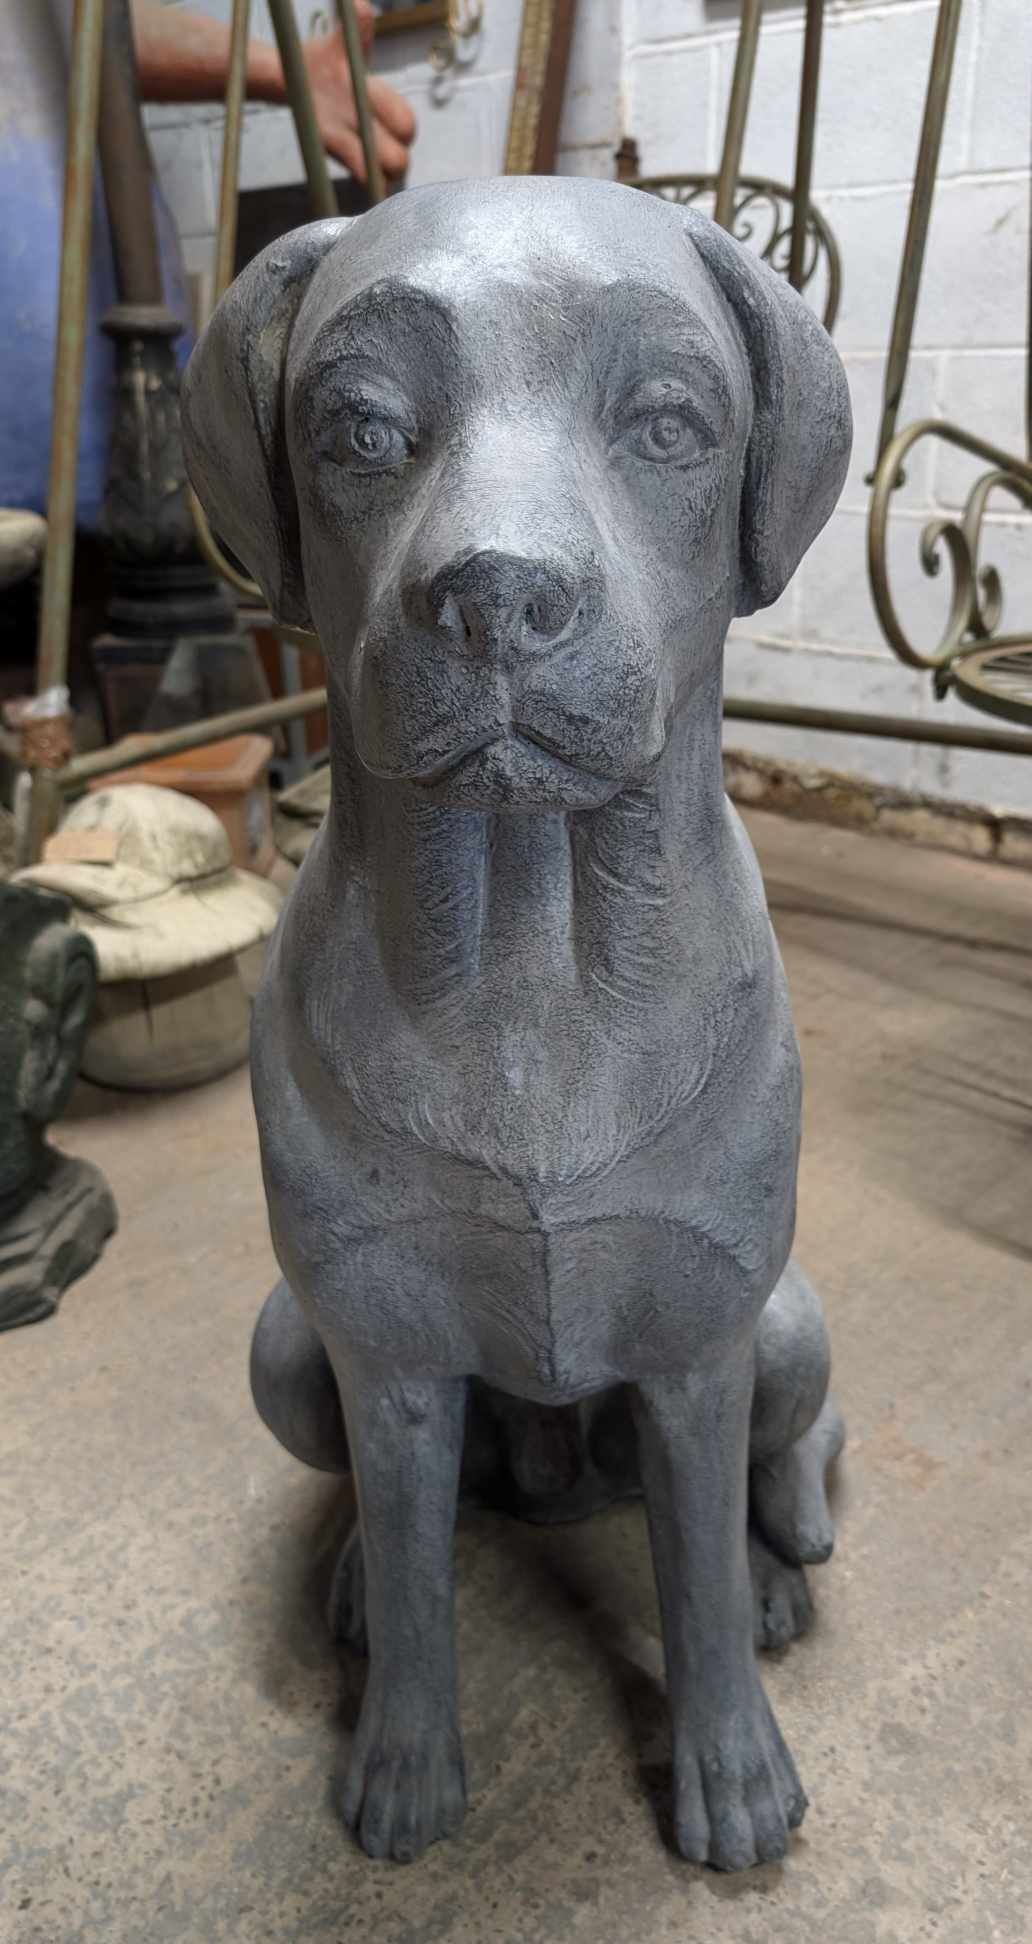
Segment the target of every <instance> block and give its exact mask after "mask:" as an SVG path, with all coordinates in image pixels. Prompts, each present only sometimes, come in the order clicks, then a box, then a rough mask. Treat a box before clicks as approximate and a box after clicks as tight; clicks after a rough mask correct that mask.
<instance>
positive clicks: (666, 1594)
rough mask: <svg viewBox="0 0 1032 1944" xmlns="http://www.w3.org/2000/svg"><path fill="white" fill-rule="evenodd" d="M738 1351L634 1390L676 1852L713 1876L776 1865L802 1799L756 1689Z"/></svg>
mask: <svg viewBox="0 0 1032 1944" xmlns="http://www.w3.org/2000/svg"><path fill="white" fill-rule="evenodd" d="M752 1384H753V1351H752V1345H751V1344H748V1343H747V1344H746V1345H745V1346H744V1347H743V1346H742V1345H741V1344H739V1345H737V1346H736V1348H735V1349H734V1351H733V1352H732V1353H730V1354H728V1355H725V1356H724V1357H723V1358H722V1359H721V1360H720V1361H719V1362H718V1363H716V1364H715V1365H714V1364H713V1363H707V1364H705V1365H704V1366H703V1367H702V1368H701V1369H699V1370H698V1371H695V1372H693V1373H690V1374H682V1375H680V1376H670V1377H662V1378H657V1379H656V1380H655V1381H651V1382H648V1383H644V1384H641V1385H639V1386H637V1388H636V1390H635V1392H634V1408H635V1417H636V1421H637V1426H638V1440H639V1448H640V1456H641V1469H642V1481H643V1484H644V1487H645V1501H646V1505H647V1508H648V1517H649V1531H650V1535H651V1540H652V1553H653V1558H654V1561H655V1567H656V1581H657V1586H658V1591H659V1602H660V1609H661V1612H662V1618H663V1638H664V1647H665V1652H666V1669H667V1689H668V1694H669V1700H670V1714H671V1729H672V1738H673V1766H674V1835H675V1841H676V1844H677V1848H678V1850H679V1851H680V1853H681V1855H682V1856H684V1857H686V1858H687V1859H688V1860H689V1861H690V1862H693V1863H710V1864H712V1865H713V1866H714V1867H715V1868H716V1869H718V1870H744V1869H748V1868H749V1866H750V1865H751V1864H753V1863H766V1862H770V1861H773V1860H774V1859H775V1858H777V1857H779V1856H783V1855H784V1853H785V1850H786V1847H787V1843H788V1832H789V1830H790V1829H794V1828H796V1827H797V1826H798V1824H799V1823H800V1822H801V1821H802V1819H803V1813H804V1810H805V1808H806V1797H805V1795H804V1794H803V1790H802V1788H801V1786H800V1782H799V1777H798V1776H797V1774H796V1770H795V1764H794V1763H793V1761H792V1757H791V1756H790V1754H789V1752H788V1750H787V1748H786V1747H785V1744H784V1742H783V1741H782V1738H781V1734H780V1731H779V1729H778V1726H777V1723H776V1722H775V1720H774V1716H773V1714H772V1713H771V1709H770V1705H769V1703H768V1701H767V1697H766V1695H765V1694H764V1692H763V1688H762V1686H761V1683H760V1676H759V1670H758V1668H757V1664H756V1654H755V1650H754V1647H753V1617H752V1594H751V1589H750V1582H749V1564H748V1554H747V1547H746V1513H747V1478H748V1442H749V1409H750V1403H751V1398H752Z"/></svg>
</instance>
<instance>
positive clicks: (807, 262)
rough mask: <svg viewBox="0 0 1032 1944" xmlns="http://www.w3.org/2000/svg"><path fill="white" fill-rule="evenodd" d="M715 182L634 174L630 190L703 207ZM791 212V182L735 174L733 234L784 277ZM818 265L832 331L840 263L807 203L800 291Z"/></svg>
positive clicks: (712, 197)
mask: <svg viewBox="0 0 1032 1944" xmlns="http://www.w3.org/2000/svg"><path fill="white" fill-rule="evenodd" d="M717 183H718V177H717V176H716V175H677V176H635V177H633V178H632V180H631V184H630V186H631V188H633V189H644V190H645V191H646V192H647V193H648V194H649V195H652V196H662V197H663V198H664V200H665V201H667V202H675V203H685V204H690V205H691V206H692V207H693V208H694V207H697V206H698V207H701V208H703V209H705V208H706V206H707V204H712V203H714V202H715V201H716V194H717ZM794 209H795V199H794V194H793V190H792V188H791V185H790V184H789V183H787V182H771V181H768V180H767V179H766V178H765V177H762V176H748V175H743V176H739V178H738V182H737V185H736V188H735V202H734V213H733V216H732V219H731V225H730V228H731V234H732V236H734V237H736V238H737V240H738V242H739V243H746V244H748V246H749V247H750V248H751V249H754V250H755V251H756V253H757V255H758V256H761V257H762V258H763V260H764V262H765V263H769V264H770V266H771V269H772V270H777V271H779V272H780V274H781V275H782V276H787V275H788V268H789V256H790V252H791V246H792V219H793V213H794ZM708 213H712V212H711V211H710V212H708ZM822 265H823V275H824V300H823V305H822V308H821V321H822V323H823V325H824V328H825V330H826V331H832V330H833V329H834V326H835V319H836V318H837V316H838V309H839V302H840V299H841V296H842V261H841V258H840V256H839V249H838V244H837V243H836V241H835V237H834V233H833V231H832V229H831V227H830V225H829V224H828V222H827V221H826V220H825V218H824V217H823V216H822V215H821V213H820V211H819V210H818V209H815V208H814V206H813V204H812V203H811V205H810V210H809V215H808V219H807V224H806V250H805V254H804V258H803V270H802V279H801V284H802V288H803V289H804V290H805V289H806V288H807V287H808V286H809V285H810V284H812V283H813V281H814V279H815V278H816V277H817V276H818V273H819V271H820V270H821V268H822Z"/></svg>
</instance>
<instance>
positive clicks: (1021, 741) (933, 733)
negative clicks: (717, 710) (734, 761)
mask: <svg viewBox="0 0 1032 1944" xmlns="http://www.w3.org/2000/svg"><path fill="white" fill-rule="evenodd" d="M724 717H725V720H726V721H728V722H775V723H777V724H779V726H782V727H788V728H790V729H822V730H827V731H828V732H829V733H830V734H833V735H841V736H874V737H876V738H878V739H880V740H883V741H886V742H914V743H934V744H937V745H938V746H939V747H940V748H944V749H978V750H982V751H983V752H984V753H985V754H986V755H990V756H1032V732H1030V731H1028V730H1021V729H1015V730H1006V729H976V728H971V729H969V728H967V726H966V725H965V724H962V723H955V722H921V721H919V720H915V719H914V718H913V717H911V716H879V715H865V714H862V713H859V712H858V711H856V710H854V709H808V708H804V707H802V706H801V705H800V706H798V707H797V706H796V705H795V704H793V703H791V702H753V701H749V700H748V699H746V698H745V697H739V696H734V695H727V696H725V697H724Z"/></svg>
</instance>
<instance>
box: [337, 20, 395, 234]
mask: <svg viewBox="0 0 1032 1944" xmlns="http://www.w3.org/2000/svg"><path fill="white" fill-rule="evenodd" d="M337 13H338V15H339V17H340V24H341V31H342V32H343V35H344V46H345V49H346V51H347V57H348V66H349V68H350V69H351V86H352V89H353V91H354V96H355V112H356V114H357V116H358V132H359V135H360V136H361V138H362V154H363V156H364V157H365V166H366V185H367V187H368V190H369V199H370V201H371V202H374V203H379V202H382V201H383V199H384V197H385V195H386V194H387V187H386V184H385V182H384V179H383V170H382V169H381V167H380V158H379V156H378V155H377V152H376V130H375V129H374V127H373V114H372V109H371V108H370V106H369V89H368V87H367V85H366V65H365V56H364V55H363V53H362V42H361V40H360V39H359V34H358V22H357V20H356V19H355V6H354V0H337Z"/></svg>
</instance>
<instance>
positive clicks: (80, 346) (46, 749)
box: [16, 0, 104, 864]
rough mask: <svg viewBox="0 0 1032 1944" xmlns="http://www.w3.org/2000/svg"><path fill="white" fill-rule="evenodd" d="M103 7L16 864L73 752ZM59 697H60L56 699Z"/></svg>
mask: <svg viewBox="0 0 1032 1944" xmlns="http://www.w3.org/2000/svg"><path fill="white" fill-rule="evenodd" d="M103 32H104V0H75V10H74V14H73V18H72V44H71V62H70V72H69V84H68V145H67V150H66V154H65V176H64V208H63V213H62V218H61V281H60V286H59V294H58V310H57V342H56V356H55V362H54V391H53V412H52V418H51V428H50V472H49V477H48V482H47V546H46V553H45V555H44V559H43V587H42V597H41V602H40V617H39V638H38V648H37V659H36V700H35V703H34V704H31V705H30V710H31V711H32V713H30V714H29V715H28V717H27V719H26V720H24V721H23V723H22V725H21V760H22V763H23V765H24V768H25V769H26V770H27V772H28V775H29V784H28V801H27V803H25V804H24V817H23V819H22V820H20V827H19V829H18V834H17V845H16V856H17V861H18V863H19V864H33V863H35V862H36V860H37V858H38V857H39V855H40V853H41V851H42V848H43V842H44V839H45V837H46V836H47V833H48V831H49V829H50V826H51V824H52V823H53V821H54V814H55V811H56V808H57V800H58V791H57V785H56V780H55V779H56V773H57V771H58V770H59V768H60V766H61V765H62V764H63V763H64V761H65V758H66V757H67V755H68V753H69V751H70V748H71V723H70V720H69V716H68V711H67V701H66V699H65V696H66V677H67V673H68V625H69V620H70V617H71V606H72V568H73V564H74V558H75V492H76V481H77V471H78V465H77V461H78V456H79V403H80V398H81V395H82V366H83V351H84V347H85V338H86V296H87V289H88V284H89V274H90V230H91V227H92V215H93V167H94V162H95V159H96V153H97V120H98V110H99V106H100V57H101V44H102V39H103ZM54 691H57V692H58V693H57V694H55V693H54Z"/></svg>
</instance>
